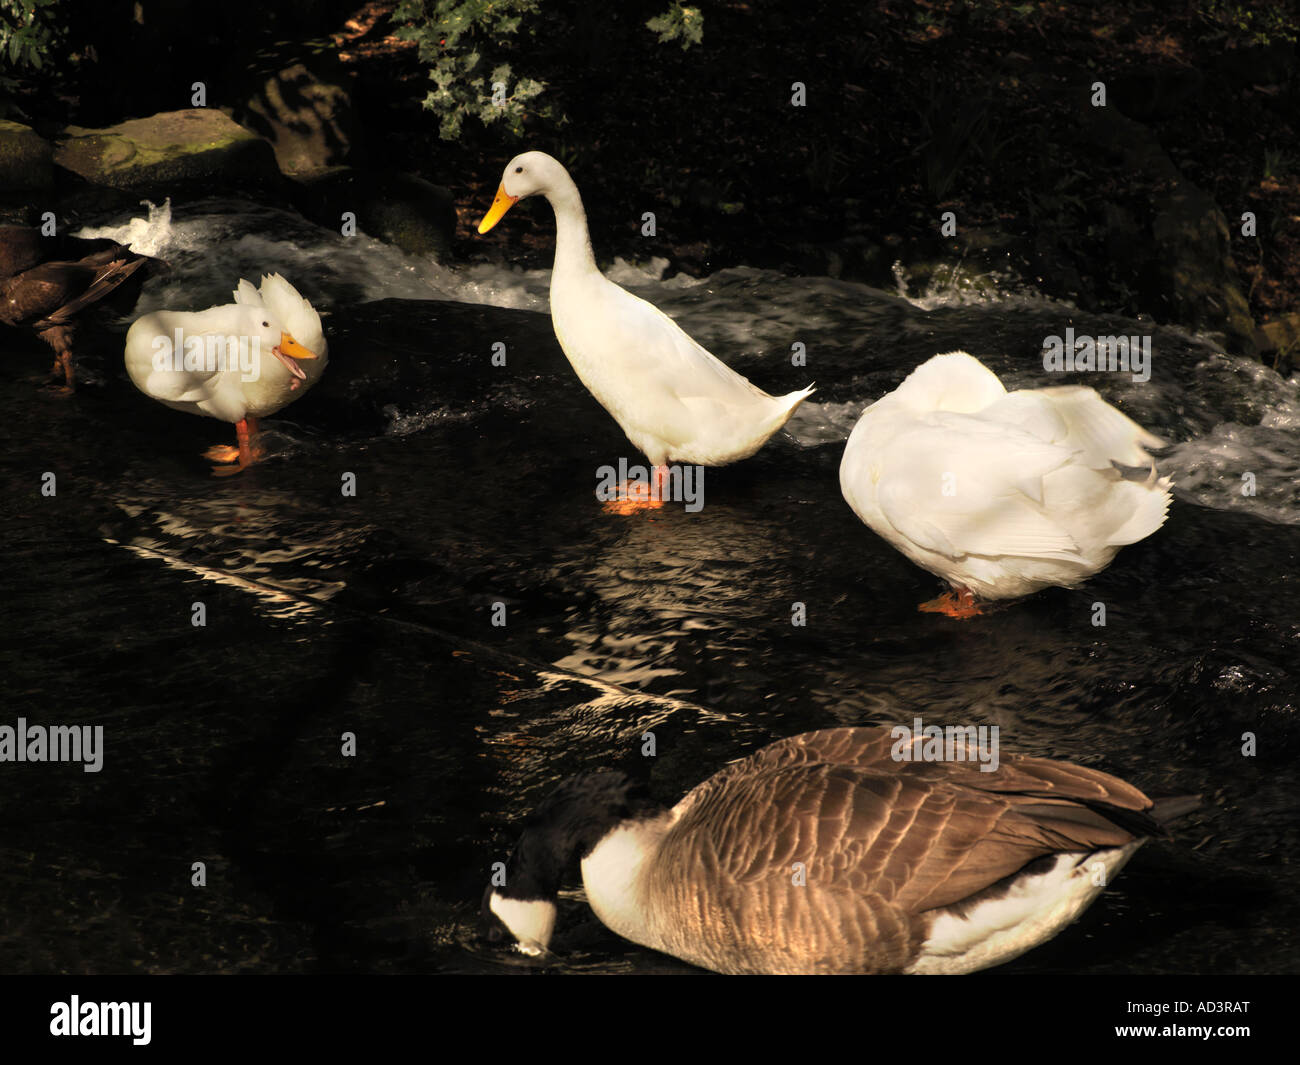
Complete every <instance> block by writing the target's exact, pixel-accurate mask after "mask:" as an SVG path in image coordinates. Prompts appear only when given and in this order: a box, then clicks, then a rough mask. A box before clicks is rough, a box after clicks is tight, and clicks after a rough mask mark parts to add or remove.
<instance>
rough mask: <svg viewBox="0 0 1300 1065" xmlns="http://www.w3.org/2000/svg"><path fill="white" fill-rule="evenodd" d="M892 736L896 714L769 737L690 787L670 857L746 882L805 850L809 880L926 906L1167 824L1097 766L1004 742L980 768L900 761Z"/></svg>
mask: <svg viewBox="0 0 1300 1065" xmlns="http://www.w3.org/2000/svg"><path fill="white" fill-rule="evenodd" d="M892 749H893V742H892V738H891V736H890V731H889V729H887V728H883V729H830V730H825V731H822V732H814V733H807V734H805V735H803V736H795V737H791V738H790V739H788V740H784V741H781V742H779V743H776V744H773V745H771V746H770V747H767V748H764V749H763V750H762V751H760V752H759V753H758V754H756V755H755V756H753V757H751V758H748V759H745V760H743V761H741V762H738V763H736V764H734V765H732V766H729V767H727V768H726V769H724V770H723V771H722V772H721V773H719V774H717V776H715V777H713V778H712V779H710V780H709V781H707V782H705V784H703V785H701V786H700V787H699V788H697V789H696V790H695V791H694V792H692V793H691V795H690V796H689V797H688V800H689V801H687V802H684V803H683V807H682V811H681V817H680V819H679V821H678V824H677V826H676V827H675V828H674V830H673V832H672V833H671V837H670V839H669V840H667V841H666V848H671V851H674V852H675V853H671V852H670V851H669V850H667V849H666V852H665V853H663V854H662V855H661V858H662V859H664V860H666V861H671V862H683V863H691V862H703V863H704V864H705V865H707V866H710V867H712V869H714V870H715V871H716V876H717V877H718V878H725V879H726V880H728V881H730V882H733V883H737V884H741V883H751V882H756V881H760V880H765V879H768V878H772V877H780V878H784V879H785V880H787V881H788V880H790V876H791V868H792V867H793V866H794V864H795V863H802V864H803V866H804V868H805V870H806V876H807V879H808V882H809V883H810V884H811V883H816V884H817V885H818V886H819V887H820V888H822V889H825V890H830V891H834V892H850V893H853V894H856V895H871V896H875V897H879V898H880V899H882V900H885V901H887V902H888V903H890V904H892V905H896V906H899V907H902V908H903V909H904V910H906V911H908V912H910V913H920V912H923V911H925V910H928V909H932V908H935V907H941V906H946V905H951V904H953V903H955V902H958V901H961V900H962V899H965V898H968V897H969V896H971V895H974V894H976V893H978V892H980V891H982V890H984V889H986V888H989V887H991V886H992V885H993V884H995V883H997V882H998V881H999V880H1002V879H1004V878H1005V877H1008V876H1011V875H1013V874H1014V873H1016V872H1018V871H1019V870H1020V869H1022V868H1023V867H1024V866H1025V865H1027V864H1028V863H1029V862H1031V861H1033V860H1034V859H1036V858H1039V857H1043V856H1044V855H1048V854H1052V853H1057V852H1062V851H1065V852H1075V851H1078V852H1088V851H1091V850H1095V849H1098V848H1106V847H1115V846H1121V845H1123V844H1124V843H1128V842H1130V841H1131V840H1132V839H1134V838H1135V836H1136V835H1139V834H1149V833H1154V832H1157V831H1159V830H1158V828H1157V826H1156V825H1155V823H1154V822H1153V821H1151V820H1150V819H1149V818H1148V817H1146V815H1145V814H1144V813H1143V811H1145V810H1147V809H1149V808H1150V806H1151V802H1150V800H1149V799H1147V797H1146V796H1145V795H1143V794H1142V793H1141V792H1140V791H1138V790H1137V789H1136V788H1134V787H1132V786H1131V785H1129V784H1126V783H1124V782H1123V781H1121V780H1118V779H1116V778H1115V777H1112V776H1109V775H1108V774H1106V773H1101V772H1099V771H1097V770H1093V769H1087V768H1084V767H1082V766H1074V765H1070V764H1068V763H1062V762H1052V761H1047V760H1045V759H1037V758H1022V757H1018V756H1003V759H1002V762H1001V764H1000V766H999V768H998V769H997V770H996V771H994V772H990V773H984V772H981V771H980V768H979V766H978V764H977V763H974V762H900V761H895V760H894V759H893V757H892V756H891V751H892ZM678 848H684V850H679V849H678ZM687 851H691V852H694V853H686V852H687ZM684 867H685V866H683V868H684Z"/></svg>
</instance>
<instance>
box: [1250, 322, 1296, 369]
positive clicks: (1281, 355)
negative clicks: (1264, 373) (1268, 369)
mask: <svg viewBox="0 0 1300 1065" xmlns="http://www.w3.org/2000/svg"><path fill="white" fill-rule="evenodd" d="M1255 342H1256V343H1257V344H1258V345H1259V350H1260V351H1261V352H1269V353H1273V354H1274V356H1275V360H1274V365H1278V364H1280V363H1281V362H1282V361H1283V360H1286V361H1288V362H1289V363H1290V364H1292V365H1295V364H1296V363H1297V362H1298V361H1300V311H1292V312H1291V313H1290V314H1284V315H1282V316H1281V317H1280V318H1274V319H1273V320H1272V321H1271V322H1263V323H1261V325H1260V327H1259V329H1258V330H1257V331H1256V333H1255Z"/></svg>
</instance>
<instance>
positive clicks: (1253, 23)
mask: <svg viewBox="0 0 1300 1065" xmlns="http://www.w3.org/2000/svg"><path fill="white" fill-rule="evenodd" d="M1201 14H1202V15H1203V17H1204V18H1205V20H1206V21H1207V22H1209V23H1211V24H1212V25H1215V26H1218V27H1219V28H1220V29H1222V30H1225V31H1227V32H1228V33H1230V34H1231V35H1232V36H1234V37H1236V38H1237V39H1238V40H1242V41H1247V42H1249V43H1251V44H1260V45H1270V44H1273V43H1275V42H1286V41H1290V42H1293V43H1294V42H1295V41H1296V40H1297V39H1300V37H1298V36H1297V34H1298V31H1297V23H1296V17H1295V11H1294V9H1293V8H1292V7H1291V5H1290V3H1288V2H1287V0H1249V2H1248V3H1240V2H1237V0H1206V3H1205V6H1204V8H1203V9H1202V12H1201Z"/></svg>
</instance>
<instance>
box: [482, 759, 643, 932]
mask: <svg viewBox="0 0 1300 1065" xmlns="http://www.w3.org/2000/svg"><path fill="white" fill-rule="evenodd" d="M658 810H659V808H658V807H657V806H656V805H655V804H654V803H653V802H651V801H650V799H649V797H648V796H647V795H646V794H645V793H644V790H643V789H642V788H641V786H640V785H638V784H636V783H635V782H634V781H633V780H632V779H631V778H630V777H629V776H628V775H627V774H626V773H621V772H616V771H612V770H601V771H599V772H595V773H586V774H583V775H581V776H577V777H573V778H572V779H570V780H566V781H564V783H562V784H560V785H559V787H557V788H556V789H555V791H553V792H552V793H551V794H550V796H549V797H548V798H547V799H546V800H545V801H544V802H543V803H542V804H541V805H540V806H539V807H538V808H537V810H536V812H535V813H534V814H533V815H532V816H531V817H530V818H529V819H528V820H527V821H525V822H524V830H523V833H522V835H521V836H520V837H519V842H518V843H517V844H516V845H515V849H514V851H513V852H512V853H511V855H510V860H509V861H508V862H507V863H506V869H505V877H504V881H505V882H504V883H502V884H500V885H490V886H489V887H488V888H487V890H486V891H485V892H484V894H483V906H482V911H481V915H480V917H481V920H480V931H481V934H482V935H483V936H484V937H485V938H486V939H488V940H489V941H491V942H494V943H501V942H510V941H513V942H514V944H515V946H516V947H517V949H518V950H519V951H521V952H522V953H524V954H529V955H537V954H542V953H544V952H545V951H546V950H547V949H548V948H549V947H550V942H551V936H552V934H553V933H554V931H555V917H556V902H555V900H556V898H557V897H558V896H559V891H560V884H561V882H562V880H563V879H564V877H565V874H566V873H568V872H569V871H570V870H571V869H573V867H574V866H575V864H576V863H577V861H578V860H580V859H582V858H585V857H586V856H587V855H588V854H590V853H591V852H592V850H593V849H595V847H596V845H597V844H598V843H600V841H601V840H602V839H604V838H605V837H606V836H608V835H609V834H610V833H611V832H613V831H614V830H616V829H617V828H619V827H620V826H621V825H624V824H626V823H627V822H629V821H632V820H636V819H638V818H640V817H643V816H646V815H648V814H653V813H656V812H658Z"/></svg>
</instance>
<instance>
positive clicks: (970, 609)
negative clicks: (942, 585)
mask: <svg viewBox="0 0 1300 1065" xmlns="http://www.w3.org/2000/svg"><path fill="white" fill-rule="evenodd" d="M916 609H917V610H919V611H921V612H922V613H923V614H943V615H944V616H946V617H950V618H957V619H958V620H959V621H964V620H966V619H967V618H977V617H979V616H980V615H982V614H983V613H984V611H982V610H981V609H980V606H979V604H978V603H977V602H975V593H974V592H972V591H971V590H970V589H969V588H954V589H953V590H952V591H951V592H944V593H943V595H941V596H939V598H938V599H930V600H928V601H927V602H924V603H922V604H921V605H920V606H918V607H917V608H916Z"/></svg>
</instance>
